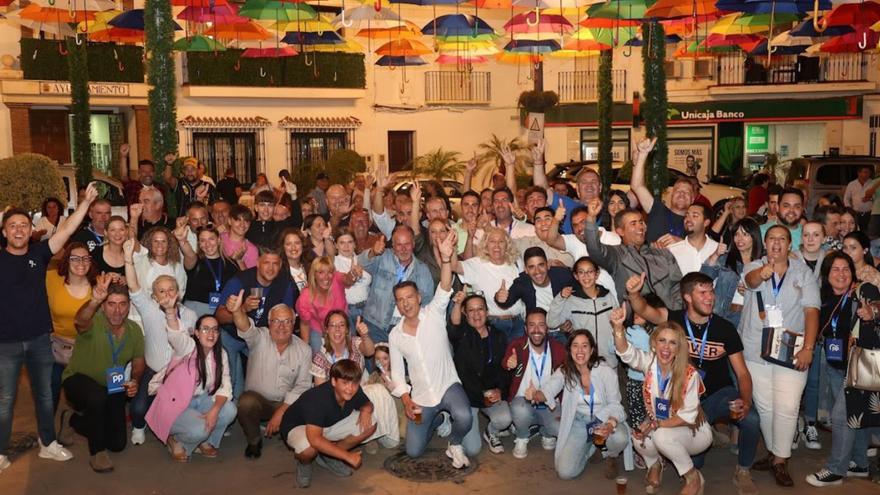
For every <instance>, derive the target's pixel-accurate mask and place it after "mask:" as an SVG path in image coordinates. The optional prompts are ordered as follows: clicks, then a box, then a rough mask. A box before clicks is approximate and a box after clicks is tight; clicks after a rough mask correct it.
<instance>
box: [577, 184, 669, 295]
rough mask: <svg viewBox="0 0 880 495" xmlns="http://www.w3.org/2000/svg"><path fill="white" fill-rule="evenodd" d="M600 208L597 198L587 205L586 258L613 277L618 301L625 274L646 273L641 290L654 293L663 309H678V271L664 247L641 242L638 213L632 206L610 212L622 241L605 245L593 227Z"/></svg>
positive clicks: (641, 218) (642, 222)
mask: <svg viewBox="0 0 880 495" xmlns="http://www.w3.org/2000/svg"><path fill="white" fill-rule="evenodd" d="M601 207H602V204H601V202H600V201H599V200H593V201H591V202H590V204H589V205H588V206H587V220H586V227H585V228H584V241H585V242H586V246H587V251H588V252H589V253H590V257H591V258H593V260H595V261H596V264H598V265H599V266H600V267H602V268H604V269H605V270H608V273H610V274H611V277H612V278H613V279H614V285H615V287H616V289H617V297H618V300H619V301H621V302H622V301H623V297H624V296H625V295H626V281H627V280H629V277H631V276H633V275H641V274H642V273H646V274H647V279H646V285H647V287H646V288H645V290H646V292H645V293H646V294H647V293H649V292H653V293H655V294H657V297H659V298H660V299H661V300H662V301H663V302H664V303H665V304H666V307H667V308H670V309H679V308H681V294H680V293H679V287H678V283H679V281H680V280H681V270H679V268H678V263H676V261H675V257H674V256H672V253H670V252H669V250H668V249H662V248H659V247H653V246H651V245H649V244H646V243H645V232H646V230H647V226H646V225H645V218H644V216H643V215H642V212H641V211H638V210H633V209H625V210H621V211H619V212H617V214H616V215H614V225H616V229H615V230H616V231H617V234H618V235H619V236H620V239H621V242H622V244H621V245H619V246H608V245H605V244H602V243H601V242H600V241H599V228H598V227H597V226H596V218H597V217H598V215H599V210H600V209H601Z"/></svg>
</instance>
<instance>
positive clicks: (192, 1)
mask: <svg viewBox="0 0 880 495" xmlns="http://www.w3.org/2000/svg"><path fill="white" fill-rule="evenodd" d="M227 3H229V2H227V1H226V0H171V5H173V6H175V7H206V8H208V7H214V6H219V5H226V4H227Z"/></svg>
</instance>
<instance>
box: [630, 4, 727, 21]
mask: <svg viewBox="0 0 880 495" xmlns="http://www.w3.org/2000/svg"><path fill="white" fill-rule="evenodd" d="M715 1H716V0H694V1H692V2H688V1H686V0H657V2H656V3H654V4H653V5H651V6H650V7H648V8H647V10H645V17H650V18H654V19H677V18H679V17H693V16H694V15H696V16H698V17H704V18H705V17H709V16H714V17H717V16H718V15H719V10H718V8H717V7H715Z"/></svg>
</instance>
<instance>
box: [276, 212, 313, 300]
mask: <svg viewBox="0 0 880 495" xmlns="http://www.w3.org/2000/svg"><path fill="white" fill-rule="evenodd" d="M280 239H281V249H283V250H284V263H283V265H284V266H286V267H287V270H288V272H289V273H290V279H291V280H293V283H295V284H296V287H297V289H299V291H300V292H302V290H303V289H305V288H306V286H308V285H309V265H310V264H311V260H312V259H313V258H314V256H313V255H311V251H309V252H308V253H306V251H305V248H304V246H305V245H306V242H307V239H306V236H305V234H303V233H302V231H301V230H299V229H295V228H293V227H290V228H287V229H284V231H282V232H281V236H280Z"/></svg>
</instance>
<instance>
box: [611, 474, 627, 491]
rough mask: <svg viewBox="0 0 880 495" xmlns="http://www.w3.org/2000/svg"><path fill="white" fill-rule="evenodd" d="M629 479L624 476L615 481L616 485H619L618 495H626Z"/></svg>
mask: <svg viewBox="0 0 880 495" xmlns="http://www.w3.org/2000/svg"><path fill="white" fill-rule="evenodd" d="M627 481H628V480H627V479H626V478H624V477H623V476H621V477H619V478H616V479H615V480H614V484H615V485H617V495H626V483H627Z"/></svg>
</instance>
